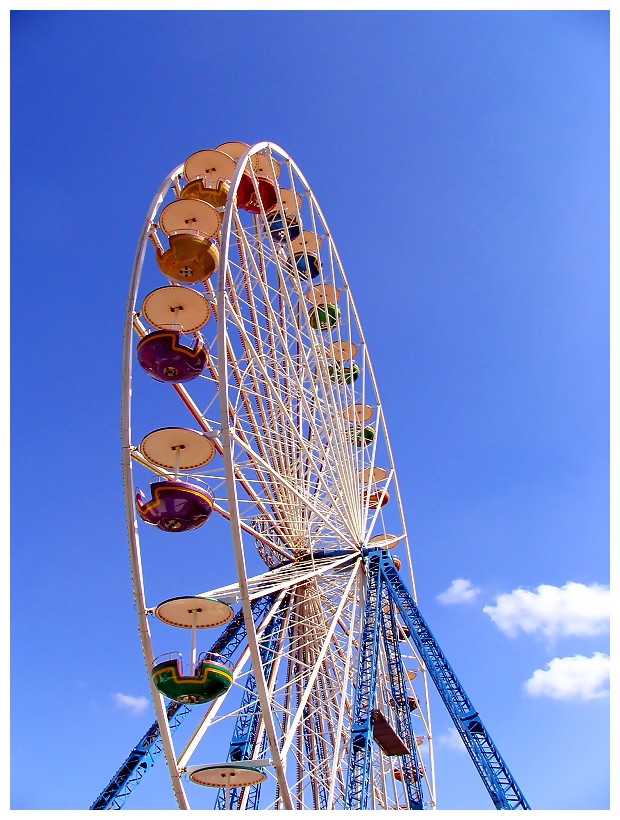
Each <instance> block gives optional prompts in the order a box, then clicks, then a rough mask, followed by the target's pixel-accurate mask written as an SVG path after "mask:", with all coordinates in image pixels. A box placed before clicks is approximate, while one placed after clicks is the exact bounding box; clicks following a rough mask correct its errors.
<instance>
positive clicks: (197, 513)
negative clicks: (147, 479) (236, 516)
mask: <svg viewBox="0 0 620 820" xmlns="http://www.w3.org/2000/svg"><path fill="white" fill-rule="evenodd" d="M136 507H137V509H138V514H139V516H140V518H141V519H142V521H144V522H145V524H150V525H151V526H153V527H157V528H158V529H160V530H163V531H164V532H185V531H186V530H195V529H198V527H201V526H202V525H203V524H204V523H205V521H206V520H207V519H208V518H209V516H210V515H211V511H212V510H213V496H212V495H211V493H210V492H209V491H208V490H206V489H205V488H203V487H196V486H194V485H193V484H186V483H184V482H182V481H154V482H153V483H152V484H151V500H150V501H147V498H146V496H145V495H144V493H143V492H142V491H141V490H138V492H137V493H136Z"/></svg>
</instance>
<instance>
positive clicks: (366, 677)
mask: <svg viewBox="0 0 620 820" xmlns="http://www.w3.org/2000/svg"><path fill="white" fill-rule="evenodd" d="M381 583H382V575H381V572H380V555H379V554H374V553H373V554H371V555H370V557H369V559H368V562H367V566H366V596H365V599H364V617H363V621H362V634H361V638H360V649H359V658H358V668H357V679H356V682H355V700H354V702H353V722H352V725H351V740H350V748H349V770H348V772H347V786H346V792H345V808H346V809H353V810H356V811H359V810H362V809H366V808H367V804H368V794H369V789H370V770H371V766H372V718H371V714H370V712H371V709H373V708H374V706H375V701H376V697H377V664H378V657H379V611H380V605H381Z"/></svg>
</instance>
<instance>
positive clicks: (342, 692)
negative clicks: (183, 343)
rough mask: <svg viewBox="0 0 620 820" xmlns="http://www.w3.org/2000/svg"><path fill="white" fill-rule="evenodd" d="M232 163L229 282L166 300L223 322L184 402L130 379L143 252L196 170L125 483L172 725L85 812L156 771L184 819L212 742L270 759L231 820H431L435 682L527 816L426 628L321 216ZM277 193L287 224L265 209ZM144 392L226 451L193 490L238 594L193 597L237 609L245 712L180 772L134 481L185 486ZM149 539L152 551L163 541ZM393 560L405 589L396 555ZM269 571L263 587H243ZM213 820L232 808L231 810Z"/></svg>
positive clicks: (213, 327) (213, 710) (142, 613)
mask: <svg viewBox="0 0 620 820" xmlns="http://www.w3.org/2000/svg"><path fill="white" fill-rule="evenodd" d="M220 149H221V152H220V153H221V154H226V152H227V151H229V152H230V153H229V154H227V157H228V159H227V160H226V162H229V163H230V161H231V159H232V161H233V165H234V172H233V173H231V178H230V180H229V183H227V184H228V193H227V196H226V203H225V206H223V208H220V212H219V213H220V217H221V224H220V225H219V227H218V228H217V234H216V235H214V236H213V241H214V242H215V243H216V244H217V248H218V251H219V259H220V263H219V272H218V275H217V280H216V277H213V281H212V280H211V279H209V278H207V279H205V280H204V281H202V282H200V283H199V284H198V285H196V286H195V287H192V288H191V289H188V288H185V286H184V285H183V284H181V283H179V282H178V281H175V280H174V279H169V281H168V283H167V284H168V285H169V286H171V287H172V288H185V290H183V291H181V290H178V291H177V292H178V293H181V292H183V293H185V292H189V290H192V291H193V292H194V294H198V293H200V294H202V296H201V297H200V298H201V299H204V300H206V302H207V303H208V313H209V314H210V316H211V317H212V321H211V322H210V323H209V324H207V325H206V327H205V326H202V329H201V330H200V333H201V334H202V338H204V342H205V345H206V349H207V350H208V356H207V359H206V366H205V370H204V372H203V373H202V375H200V377H199V378H196V379H195V380H194V381H192V382H190V383H188V386H186V385H185V384H177V383H174V384H172V385H169V386H165V385H161V384H156V383H154V382H148V380H147V382H148V383H146V382H144V379H143V380H142V382H140V381H139V380H138V381H137V382H136V383H135V384H134V380H133V375H132V373H133V367H132V364H133V358H134V354H135V343H136V338H137V339H144V338H145V337H147V336H149V334H150V332H151V331H150V330H149V328H148V327H147V326H146V324H145V321H148V311H147V312H146V313H145V312H144V309H142V310H141V309H140V306H139V303H138V296H139V291H140V288H141V281H142V273H143V268H145V270H146V272H147V276H145V282H147V281H148V279H149V276H150V277H151V280H152V281H155V279H154V278H153V276H151V274H150V272H149V271H148V267H149V264H150V263H149V261H148V260H147V258H146V248H147V246H148V243H149V239H150V240H151V241H152V242H153V244H155V246H156V247H160V248H161V247H162V246H161V242H160V240H159V239H158V238H157V235H158V231H159V230H160V229H161V212H162V208H163V207H164V206H166V207H167V204H171V203H173V202H176V201H178V200H179V199H183V198H184V190H185V187H184V186H185V184H186V182H185V178H187V180H188V182H189V177H188V176H187V174H186V175H185V178H184V166H179V167H178V168H176V169H175V170H174V171H173V172H172V173H171V174H170V175H169V176H168V177H167V178H166V180H165V181H164V183H163V184H162V185H161V187H160V189H159V190H158V192H157V194H156V196H155V198H154V200H153V202H152V204H151V207H150V209H149V211H148V213H147V217H146V220H145V222H144V225H143V228H142V232H141V235H140V240H139V243H138V249H137V252H136V257H135V261H134V268H133V273H132V279H131V284H130V293H129V299H128V302H127V311H126V318H125V335H124V351H123V401H122V443H123V479H124V487H125V508H126V515H127V522H128V533H129V552H130V565H131V571H132V580H133V588H134V598H135V604H136V609H137V612H138V622H139V633H140V639H141V644H142V650H143V653H144V658H145V663H146V667H147V671H148V673H149V681H150V687H151V694H152V698H153V704H154V708H155V714H156V718H157V720H156V723H155V724H153V726H152V727H151V728H150V729H149V731H148V732H147V733H146V735H145V736H144V737H143V738H142V740H141V741H140V743H139V744H138V746H136V748H135V749H134V750H133V751H132V753H131V754H130V756H129V757H128V758H127V760H126V761H125V763H124V764H123V766H122V767H121V769H119V771H118V772H117V774H116V775H115V777H114V778H113V779H112V781H111V782H110V784H109V785H108V787H106V789H105V790H104V792H102V794H101V795H100V797H99V798H98V800H97V801H95V803H94V804H93V807H92V808H97V809H100V808H101V809H109V808H112V809H114V808H120V807H121V806H122V805H123V803H124V801H125V799H126V798H127V796H128V794H129V793H130V792H131V790H132V789H133V788H135V785H136V784H137V783H138V782H140V779H141V777H142V776H143V775H144V773H145V772H146V771H147V770H148V768H150V766H152V764H153V762H154V760H155V759H156V757H157V756H158V755H159V754H160V753H161V752H163V754H164V756H165V759H166V764H167V766H168V770H169V774H170V778H171V783H172V788H173V793H174V796H175V799H176V802H177V805H178V806H179V808H181V809H188V808H189V801H188V797H187V794H186V790H185V789H186V787H185V778H186V772H187V770H188V766H189V763H190V760H193V757H194V755H195V754H204V753H205V750H206V751H207V752H208V753H209V754H212V753H214V752H213V750H212V748H211V747H206V746H204V745H203V746H201V741H202V739H203V738H204V736H205V734H206V732H207V731H208V730H209V729H210V728H211V727H213V726H215V725H220V726H221V725H225V726H228V727H229V730H230V735H229V736H230V737H231V738H232V739H231V742H230V746H229V749H228V760H229V762H232V761H235V760H239V759H240V760H248V759H249V758H250V757H252V758H254V759H256V758H259V759H263V758H269V759H270V760H271V766H270V767H269V769H268V779H267V781H266V782H265V783H263V785H262V786H261V787H260V788H259V787H251V788H246V789H244V790H235V789H233V791H232V801H233V806H234V807H235V808H236V809H258V808H260V809H263V808H277V809H306V808H307V809H319V810H331V809H339V808H346V809H359V808H370V809H395V808H403V807H405V808H410V809H421V808H435V807H436V794H435V774H434V760H433V746H432V727H431V719H430V710H429V696H428V681H427V673H428V674H429V675H430V676H431V678H432V680H433V682H434V683H435V684H436V686H437V688H438V690H439V693H440V695H441V697H442V698H443V700H444V703H445V705H446V707H447V708H448V711H449V713H450V715H451V716H452V718H453V720H454V721H455V723H456V725H457V729H458V731H459V734H460V735H461V737H463V740H464V742H465V745H466V747H467V749H468V751H469V753H470V755H471V756H472V759H473V760H474V763H475V765H476V768H477V770H478V773H479V774H480V776H481V777H482V779H483V782H484V783H485V786H486V787H487V789H488V790H489V792H490V794H491V796H492V797H493V800H494V803H495V805H496V806H497V807H498V808H516V807H521V808H527V807H528V806H527V804H526V802H525V800H524V798H523V797H522V795H521V793H520V792H519V790H518V788H517V786H516V783H514V780H513V779H512V777H511V776H510V773H509V772H508V769H507V768H506V766H505V764H504V762H503V760H502V759H501V757H500V755H499V753H498V752H497V750H496V748H495V747H494V745H493V743H492V741H491V739H490V737H489V736H488V733H487V732H486V730H485V728H484V726H483V724H482V722H481V721H480V719H479V717H478V715H477V713H476V712H475V711H474V709H473V706H472V705H471V702H470V701H469V699H468V698H467V696H466V694H465V692H464V691H463V689H462V687H461V686H460V684H459V682H458V680H457V679H456V676H455V675H454V673H453V671H452V669H451V667H450V666H449V664H448V662H447V660H446V659H445V657H444V655H443V653H442V652H441V650H440V648H439V646H438V645H437V643H436V641H435V640H434V638H433V636H432V634H431V633H430V631H429V630H428V627H427V626H426V624H425V622H424V621H423V619H422V617H421V615H420V613H419V610H418V609H417V605H416V603H415V585H414V578H413V567H412V562H411V555H410V551H409V546H408V540H407V529H406V524H405V520H404V514H403V505H402V501H401V498H400V493H399V488H398V481H397V477H396V470H395V465H394V459H393V455H392V449H391V445H390V441H389V437H388V433H387V428H386V424H385V418H384V413H383V407H382V404H381V400H380V397H379V393H378V388H377V384H376V380H375V376H374V372H373V369H372V365H371V362H370V358H369V355H368V348H367V343H366V340H365V337H364V333H363V331H362V327H361V324H360V322H359V317H358V314H357V311H356V308H355V305H354V303H353V299H352V296H351V289H350V287H349V283H348V281H347V278H346V276H345V273H344V270H343V266H342V264H341V261H340V258H339V256H338V252H337V250H336V247H335V244H334V242H333V238H332V235H331V232H330V230H329V228H328V226H327V223H326V221H325V219H324V217H323V214H322V212H321V210H320V208H319V206H318V203H317V201H316V198H315V197H314V195H313V193H312V190H311V188H310V186H309V185H308V182H307V181H306V179H305V177H304V176H303V174H302V173H301V171H300V169H299V168H298V167H297V165H296V164H295V163H294V162H293V160H292V159H291V158H290V156H289V155H288V154H287V153H286V152H285V151H283V150H282V149H281V148H279V147H278V146H276V145H274V144H272V143H267V142H264V143H258V144H257V145H254V146H252V147H248V146H245V147H243V146H241V148H239V144H238V143H227V144H225V145H223V146H220ZM205 173H206V172H205ZM203 182H204V185H205V186H207V187H208V186H210V185H211V180H210V179H209V180H206V181H204V180H203ZM189 184H192V183H191V182H189ZM218 184H219V183H218ZM244 186H245V190H246V192H247V190H248V188H249V189H250V190H252V191H253V196H254V199H253V202H254V205H253V206H252V208H251V209H250V211H248V209H247V208H246V209H245V210H244V207H241V204H240V202H241V200H240V199H239V197H240V191H241V190H242V188H243V187H244ZM269 190H272V191H273V196H274V197H275V200H274V201H275V205H273V207H271V206H270V209H268V210H265V203H264V200H263V198H264V197H265V196H267V194H266V193H265V192H266V191H267V192H268V191H269ZM188 196H189V195H188ZM246 200H247V197H246ZM185 201H186V202H187V201H189V200H188V199H187V198H186V199H185ZM247 201H249V200H247ZM175 207H176V206H175ZM248 207H249V206H248ZM220 217H218V219H219V218H220ZM192 219H193V217H192V218H190V219H189V220H186V222H187V224H189V223H190V222H191V221H192ZM158 220H159V221H158ZM194 221H195V220H194ZM187 230H188V231H190V233H191V230H192V229H191V228H190V229H187ZM186 232H187V231H186ZM158 243H159V245H158ZM158 252H159V251H158ZM151 267H152V268H153V267H154V266H152V265H151ZM154 272H155V276H156V277H161V274H160V273H157V271H156V268H155V271H154ZM159 285H161V278H160V279H159ZM151 287H152V285H151ZM156 287H157V285H156ZM196 287H198V288H202V290H196ZM149 295H150V294H149ZM175 298H176V297H175ZM192 298H194V299H196V298H198V297H197V296H196V295H194V296H193V297H192ZM170 310H172V307H171V308H170ZM137 388H140V390H141V391H143V393H144V395H148V396H150V397H151V398H150V400H151V401H153V402H155V403H156V404H157V409H158V411H160V412H161V414H162V425H163V424H165V423H166V422H167V421H168V419H169V416H168V415H167V414H168V413H172V412H175V411H173V409H172V403H171V401H169V400H167V399H166V400H165V401H164V400H162V397H163V396H164V395H167V396H171V397H172V398H174V399H175V401H178V399H181V404H182V408H183V411H184V412H185V413H189V419H190V423H191V424H193V425H194V429H196V428H197V429H198V432H199V433H202V434H203V435H204V436H207V437H208V438H209V440H210V441H211V442H212V444H213V450H214V453H215V458H214V459H213V461H212V462H210V463H208V464H207V465H206V466H203V467H202V468H200V469H199V468H195V469H191V470H187V471H186V472H185V473H184V474H183V480H184V481H189V482H193V483H194V484H195V485H196V486H197V487H204V486H205V485H209V486H210V487H211V488H213V489H212V492H213V498H214V502H213V509H214V510H215V512H216V514H218V515H220V516H222V517H223V518H224V519H226V520H227V521H228V522H229V524H230V533H231V546H232V549H231V552H230V557H231V558H232V560H234V565H235V570H236V581H235V582H234V583H232V584H229V585H227V586H225V587H220V588H218V589H211V590H208V591H206V592H204V593H200V594H201V595H205V596H207V597H213V598H218V599H219V600H221V601H225V602H228V603H229V604H230V605H231V606H233V607H237V613H236V615H235V617H234V620H233V621H232V622H231V624H230V625H229V627H227V629H225V630H224V632H223V634H222V636H221V637H220V639H218V641H216V642H215V643H214V645H213V647H212V651H213V649H214V647H215V651H217V652H219V654H222V655H224V657H228V658H229V659H230V660H231V662H232V664H233V672H232V676H233V689H238V688H241V689H242V694H241V704H240V706H238V705H236V703H235V704H234V705H231V702H232V700H233V698H232V697H231V695H230V693H229V694H228V695H222V696H221V697H219V698H217V699H216V700H214V701H212V702H211V703H208V704H207V705H206V708H204V709H197V708H192V709H191V714H192V715H196V714H199V715H200V717H199V718H198V725H197V726H196V727H195V729H194V732H193V734H192V736H191V738H190V740H189V741H188V742H187V744H186V745H185V748H184V749H183V750H182V751H181V752H180V753H179V752H175V749H174V744H173V740H172V736H173V734H174V733H175V732H176V730H177V729H178V727H179V725H180V722H181V721H182V720H184V719H185V717H186V716H187V715H188V714H190V710H189V709H187V708H181V707H178V705H172V704H166V703H165V702H164V700H163V698H162V696H161V694H160V693H159V692H158V691H157V689H156V687H155V686H154V684H153V683H152V680H151V678H150V670H151V668H152V666H153V662H154V655H155V653H154V650H153V638H152V636H151V633H150V629H149V617H150V616H152V615H153V613H154V612H155V611H156V608H155V607H152V606H149V605H148V604H147V600H146V592H145V588H144V578H143V574H142V557H141V550H140V540H139V530H140V531H141V532H142V525H141V524H140V527H139V525H138V518H137V515H136V511H135V506H134V493H135V488H134V475H133V470H134V468H135V469H136V470H137V471H138V472H140V471H141V474H142V475H143V476H144V475H150V476H153V475H155V476H159V477H161V478H163V479H165V480H167V481H170V480H175V479H176V478H178V469H177V470H176V472H174V473H171V471H170V470H169V469H166V468H164V467H162V466H161V465H157V464H155V463H153V461H152V460H150V459H149V457H148V456H147V455H145V452H144V451H143V448H142V446H141V445H138V443H137V442H135V441H134V437H133V434H132V425H131V422H132V420H131V411H132V404H133V402H134V391H135V389H137ZM147 400H149V399H147ZM166 402H167V403H166ZM175 408H176V405H175ZM388 502H389V504H388ZM208 526H209V525H207V527H205V530H204V532H205V533H206V532H208ZM394 532H395V533H398V534H397V535H390V533H394ZM143 536H144V538H145V539H146V540H147V543H148V538H149V535H148V532H147V531H144V532H143ZM166 537H169V538H171V539H175V538H183V536H182V535H179V536H175V535H170V536H166ZM206 543H207V544H208V537H207V541H206ZM396 545H398V548H399V549H400V550H401V551H402V555H403V557H404V562H403V563H404V567H403V576H404V577H403V578H401V575H400V574H399V573H398V572H397V571H396V569H395V566H394V563H393V561H392V558H391V557H390V556H391V554H392V553H391V550H392V548H394V547H395V546H396ZM388 550H390V551H388ZM257 554H258V556H259V557H260V559H262V560H263V562H264V563H265V564H266V566H267V568H268V569H267V571H265V572H261V573H259V574H254V575H253V576H250V574H249V572H248V566H249V564H250V562H252V561H256V556H257ZM412 666H413V667H414V668H411V667H412ZM414 681H415V682H414ZM235 700H236V699H235ZM381 733H383V734H381ZM381 737H382V738H383V739H381ZM419 743H422V746H419ZM224 756H225V751H224V750H223V751H222V754H221V757H224ZM220 760H221V758H220ZM205 762H209V761H205ZM191 788H193V786H191ZM216 807H217V808H220V809H221V808H223V797H222V793H221V792H219V793H218V794H217V795H216Z"/></svg>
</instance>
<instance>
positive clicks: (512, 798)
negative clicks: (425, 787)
mask: <svg viewBox="0 0 620 820" xmlns="http://www.w3.org/2000/svg"><path fill="white" fill-rule="evenodd" d="M382 592H384V593H385V595H386V596H387V597H388V598H389V600H390V601H391V602H393V604H394V606H395V607H396V608H397V609H398V612H399V614H400V616H401V618H402V620H403V621H404V623H405V624H406V626H407V628H408V629H409V631H410V633H411V636H412V639H413V641H414V643H415V645H416V648H417V650H418V653H419V655H420V657H421V658H422V660H423V662H424V664H425V666H426V668H427V670H428V672H429V674H430V676H431V678H432V679H433V682H434V684H435V686H436V687H437V691H438V692H439V694H440V696H441V698H442V700H443V702H444V704H445V706H446V708H447V710H448V712H449V714H450V717H451V718H452V720H453V721H454V725H455V726H456V729H457V731H458V733H459V735H460V736H461V738H462V739H463V742H464V744H465V747H466V748H467V751H468V752H469V755H470V757H471V758H472V760H473V762H474V765H475V766H476V769H477V770H478V774H479V775H480V777H481V779H482V782H483V783H484V785H485V787H486V789H487V791H488V792H489V795H490V797H491V799H492V801H493V804H494V805H495V808H496V809H517V808H522V809H529V808H530V806H529V805H528V803H527V801H526V799H525V797H524V796H523V794H522V792H521V790H520V789H519V787H518V785H517V783H516V781H515V779H514V778H513V776H512V775H511V773H510V771H509V770H508V767H507V766H506V763H505V762H504V760H503V758H502V756H501V755H500V753H499V751H498V750H497V748H496V747H495V744H494V743H493V741H492V740H491V736H490V735H489V733H488V731H487V730H486V728H485V726H484V724H483V723H482V720H481V719H480V716H479V714H478V712H477V711H476V710H475V709H474V706H473V704H472V702H471V700H470V699H469V698H468V697H467V694H466V693H465V690H464V689H463V687H462V686H461V684H460V682H459V680H458V678H457V677H456V675H455V673H454V671H453V669H452V667H451V666H450V664H449V663H448V660H447V658H446V656H445V655H444V654H443V652H442V650H441V648H440V646H439V644H438V643H437V641H436V640H435V637H434V636H433V634H432V632H431V631H430V629H429V628H428V625H427V623H426V621H425V620H424V618H423V617H422V615H421V613H420V610H419V609H418V607H417V604H416V603H415V601H414V600H413V598H412V596H411V594H410V593H409V591H408V589H407V588H406V587H405V585H404V584H403V582H402V580H401V578H400V575H399V574H398V572H397V570H396V568H395V566H394V563H393V561H392V559H391V557H390V555H389V553H388V552H386V551H381V550H374V551H371V552H369V553H368V555H367V581H366V595H367V597H366V604H365V608H364V621H363V627H362V637H361V642H362V646H361V648H360V661H359V666H358V674H357V682H356V693H355V706H354V726H353V730H352V733H351V750H350V756H349V773H348V779H347V793H346V807H347V808H348V809H357V810H359V809H366V808H367V807H368V798H369V789H370V782H369V772H370V755H371V745H372V743H371V741H372V728H373V721H372V710H373V707H374V706H375V703H374V700H373V694H374V686H373V684H374V676H375V666H376V662H377V646H378V635H379V628H380V625H379V611H380V608H379V601H380V600H381V594H382ZM389 609H390V611H391V607H389ZM394 642H395V640H393V641H392V643H394ZM394 665H395V666H398V665H399V664H398V661H397V659H394ZM390 674H391V675H392V674H393V670H391V671H390ZM414 748H415V743H413V744H411V746H410V751H413V749H414ZM414 777H415V775H414ZM415 780H416V783H419V782H420V780H419V779H418V778H415ZM409 800H410V805H409V808H421V806H420V805H419V804H418V803H417V802H416V801H414V804H413V805H412V804H411V797H409Z"/></svg>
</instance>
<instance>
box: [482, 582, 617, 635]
mask: <svg viewBox="0 0 620 820" xmlns="http://www.w3.org/2000/svg"><path fill="white" fill-rule="evenodd" d="M609 603H610V601H609V587H606V586H602V585H600V584H592V585H591V586H585V584H576V583H573V582H569V583H568V584H565V585H564V586H563V587H554V586H550V585H549V584H541V585H540V586H539V587H537V588H536V592H531V591H530V590H527V589H515V590H513V591H512V592H509V593H505V594H503V595H499V596H498V597H497V598H496V599H495V606H485V607H484V608H483V612H486V614H487V615H488V616H489V617H490V618H491V619H492V620H493V621H495V623H496V624H497V626H498V627H499V628H500V629H501V630H502V632H504V633H505V634H506V635H508V636H509V637H511V638H512V637H514V636H515V635H516V634H517V633H518V632H519V630H520V629H522V630H523V631H524V632H527V633H529V634H534V633H536V632H541V633H542V634H543V635H546V636H547V637H549V638H553V637H564V636H568V635H582V636H583V635H600V634H601V633H603V632H608V631H609Z"/></svg>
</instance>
